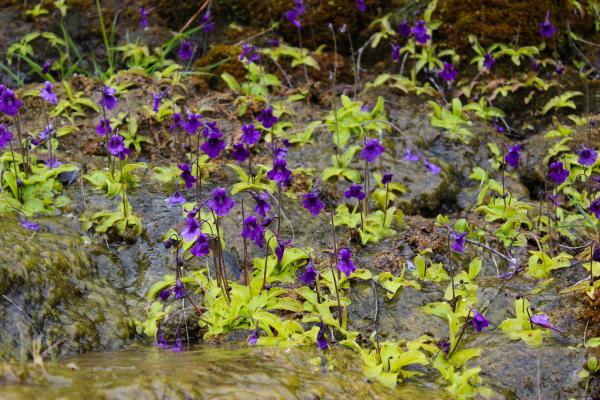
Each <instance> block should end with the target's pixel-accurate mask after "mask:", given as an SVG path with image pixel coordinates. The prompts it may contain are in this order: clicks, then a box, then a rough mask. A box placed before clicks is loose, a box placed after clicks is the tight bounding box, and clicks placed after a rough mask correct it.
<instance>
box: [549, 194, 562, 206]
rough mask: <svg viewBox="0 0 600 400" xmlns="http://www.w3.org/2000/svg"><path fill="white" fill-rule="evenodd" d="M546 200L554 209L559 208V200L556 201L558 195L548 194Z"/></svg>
mask: <svg viewBox="0 0 600 400" xmlns="http://www.w3.org/2000/svg"><path fill="white" fill-rule="evenodd" d="M548 198H549V199H550V201H551V202H552V204H554V205H555V206H556V207H560V200H558V195H556V194H548Z"/></svg>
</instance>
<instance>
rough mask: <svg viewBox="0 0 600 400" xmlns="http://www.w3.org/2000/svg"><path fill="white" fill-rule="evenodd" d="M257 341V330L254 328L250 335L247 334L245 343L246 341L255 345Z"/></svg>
mask: <svg viewBox="0 0 600 400" xmlns="http://www.w3.org/2000/svg"><path fill="white" fill-rule="evenodd" d="M257 341H258V330H256V329H255V330H253V331H252V333H251V334H250V336H248V340H247V341H246V343H248V344H249V345H255V344H256V342H257Z"/></svg>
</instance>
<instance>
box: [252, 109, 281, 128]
mask: <svg viewBox="0 0 600 400" xmlns="http://www.w3.org/2000/svg"><path fill="white" fill-rule="evenodd" d="M256 119H257V120H258V121H259V122H260V123H261V124H262V126H264V127H265V128H266V129H270V128H271V127H272V126H273V125H275V123H276V122H277V117H275V116H274V115H273V109H272V108H270V107H267V108H265V109H264V110H262V111H261V113H260V114H259V115H258V117H256Z"/></svg>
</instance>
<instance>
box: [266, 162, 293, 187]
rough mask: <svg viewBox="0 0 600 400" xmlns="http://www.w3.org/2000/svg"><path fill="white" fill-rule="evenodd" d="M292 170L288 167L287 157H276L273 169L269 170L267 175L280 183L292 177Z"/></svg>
mask: <svg viewBox="0 0 600 400" xmlns="http://www.w3.org/2000/svg"><path fill="white" fill-rule="evenodd" d="M291 176H292V171H290V170H289V169H287V161H286V160H285V158H276V159H275V160H274V162H273V169H272V170H270V171H269V172H267V177H268V178H269V179H270V180H272V181H275V182H277V183H279V184H283V183H284V182H285V181H287V180H288V179H290V177H291Z"/></svg>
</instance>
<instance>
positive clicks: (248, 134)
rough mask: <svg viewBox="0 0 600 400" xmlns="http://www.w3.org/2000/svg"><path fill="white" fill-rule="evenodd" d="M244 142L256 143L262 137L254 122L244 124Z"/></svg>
mask: <svg viewBox="0 0 600 400" xmlns="http://www.w3.org/2000/svg"><path fill="white" fill-rule="evenodd" d="M241 139H242V142H244V143H246V144H247V145H251V144H254V143H256V142H258V140H259V139H260V131H259V130H258V129H256V128H255V127H254V125H252V124H248V125H242V137H241Z"/></svg>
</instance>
